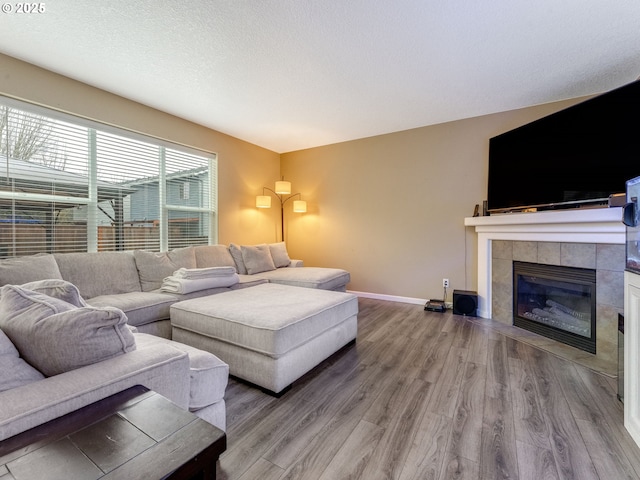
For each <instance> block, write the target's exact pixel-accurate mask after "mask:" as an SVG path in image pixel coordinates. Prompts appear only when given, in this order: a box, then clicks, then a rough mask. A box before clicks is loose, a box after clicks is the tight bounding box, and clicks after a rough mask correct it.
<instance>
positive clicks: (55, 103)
mask: <svg viewBox="0 0 640 480" xmlns="http://www.w3.org/2000/svg"><path fill="white" fill-rule="evenodd" d="M0 94H1V95H7V96H10V97H14V98H18V99H21V100H26V101H28V102H32V103H36V104H40V105H43V106H47V107H52V108H55V109H58V110H61V111H64V112H68V113H72V114H75V115H80V116H83V117H86V118H90V119H92V120H97V121H101V122H104V123H108V124H112V125H116V126H119V127H124V128H128V129H131V130H134V131H137V132H140V133H144V134H148V135H152V136H156V137H159V138H163V139H167V140H170V141H174V142H178V143H181V144H184V145H188V146H192V147H195V148H201V149H204V150H208V151H213V152H217V153H218V177H219V196H218V203H219V210H220V216H219V217H220V218H219V242H220V243H225V244H226V243H230V242H236V243H245V244H251V243H262V242H272V241H276V240H277V239H279V234H280V223H279V208H271V209H270V210H257V209H256V208H255V195H256V194H258V193H259V192H260V191H261V188H262V186H269V187H271V186H273V182H274V181H275V180H277V179H278V178H279V177H280V176H281V175H284V176H285V177H286V179H287V180H290V181H292V183H293V189H294V192H300V193H301V194H302V197H303V199H304V200H307V202H308V213H305V214H293V213H292V212H291V210H290V209H291V202H289V203H288V204H287V212H286V220H285V224H286V226H287V231H286V240H287V244H288V248H289V252H290V254H291V256H292V257H295V258H302V259H304V261H305V264H306V265H310V266H313V265H316V266H335V267H341V268H346V269H348V270H350V271H351V274H352V282H351V284H350V285H349V288H350V289H351V290H356V291H364V292H370V293H376V294H383V295H394V296H401V297H414V298H439V297H441V295H442V278H443V277H447V278H449V279H450V281H451V288H452V289H474V288H475V285H476V258H475V235H474V234H473V232H472V231H471V230H470V229H465V227H464V226H463V219H464V217H466V216H470V215H471V214H472V213H473V207H474V205H475V204H476V203H478V204H482V201H483V200H484V199H485V198H486V183H487V178H486V171H487V165H486V162H487V152H488V139H489V138H490V137H491V136H494V135H496V134H499V133H501V132H504V131H506V130H509V129H511V128H513V127H516V126H518V125H521V124H523V123H526V122H528V121H531V120H533V119H535V118H538V117H541V116H544V115H547V114H549V113H551V112H553V111H556V110H558V109H560V108H563V107H565V106H568V105H570V104H572V103H575V101H570V102H563V103H558V104H552V105H544V106H540V107H533V108H528V109H523V110H518V111H513V112H506V113H500V114H495V115H488V116H485V117H479V118H473V119H469V120H462V121H458V122H451V123H446V124H442V125H436V126H431V127H424V128H418V129H414V130H408V131H404V132H398V133H392V134H388V135H381V136H377V137H372V138H366V139H362V140H356V141H352V142H345V143H341V144H335V145H329V146H325V147H319V148H314V149H309V150H303V151H299V152H291V153H287V154H283V155H282V156H280V155H278V154H277V153H274V152H271V151H269V150H266V149H263V148H260V147H257V146H255V145H252V144H250V143H247V142H244V141H241V140H238V139H236V138H233V137H230V136H228V135H225V134H223V133H220V132H217V131H215V130H211V129H209V128H205V127H203V126H200V125H197V124H194V123H191V122H189V121H187V120H184V119H181V118H178V117H175V116H172V115H169V114H166V113H163V112H160V111H158V110H155V109H153V108H150V107H147V106H144V105H141V104H138V103H136V102H133V101H130V100H127V99H124V98H122V97H119V96H117V95H113V94H111V93H108V92H105V91H103V90H100V89H97V88H94V87H90V86H88V85H85V84H83V83H80V82H77V81H74V80H71V79H69V78H67V77H63V76H60V75H57V74H55V73H52V72H49V71H46V70H43V69H40V68H38V67H35V66H33V65H30V64H27V63H24V62H21V61H19V60H16V59H14V58H11V57H8V56H5V55H2V54H0ZM274 206H275V203H274ZM448 299H449V300H450V294H449V298H448Z"/></svg>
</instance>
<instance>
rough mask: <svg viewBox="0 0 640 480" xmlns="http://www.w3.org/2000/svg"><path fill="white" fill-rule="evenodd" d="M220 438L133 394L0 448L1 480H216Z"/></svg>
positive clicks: (154, 398) (143, 393)
mask: <svg viewBox="0 0 640 480" xmlns="http://www.w3.org/2000/svg"><path fill="white" fill-rule="evenodd" d="M226 441H227V440H226V435H225V433H224V432H223V431H222V430H220V429H218V428H216V427H214V426H213V425H211V424H209V423H207V422H205V421H204V420H202V419H200V418H198V417H196V416H195V415H193V414H192V413H190V412H188V411H185V410H182V409H181V408H179V407H177V406H176V405H174V404H173V403H171V402H170V401H169V400H167V399H166V398H164V397H163V396H162V395H159V394H157V393H155V392H152V391H149V390H147V389H146V388H144V387H141V386H136V387H132V388H129V389H128V390H125V391H123V392H120V393H117V394H115V395H113V396H111V397H108V398H105V399H103V400H100V401H99V402H96V403H93V404H91V405H88V406H86V407H84V408H81V409H80V410H76V411H75V412H72V413H69V414H68V415H65V416H63V417H60V418H57V419H55V420H52V421H50V422H47V423H45V424H43V425H40V426H38V427H35V428H33V429H31V430H28V431H26V432H23V433H21V434H18V435H16V436H14V437H11V438H9V439H7V440H4V441H2V442H0V478H2V479H3V480H4V479H5V477H4V476H3V475H6V478H7V480H9V479H15V480H36V479H38V480H46V479H63V478H64V479H74V480H95V479H99V478H100V479H111V480H115V479H122V480H132V479H138V478H139V479H144V480H155V479H165V478H171V479H192V478H197V479H214V480H215V478H216V462H217V460H218V457H219V456H220V454H221V453H222V452H224V451H225V449H226Z"/></svg>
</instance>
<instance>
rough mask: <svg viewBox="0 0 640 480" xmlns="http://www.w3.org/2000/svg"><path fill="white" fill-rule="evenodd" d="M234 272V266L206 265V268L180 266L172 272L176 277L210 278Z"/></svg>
mask: <svg viewBox="0 0 640 480" xmlns="http://www.w3.org/2000/svg"><path fill="white" fill-rule="evenodd" d="M234 273H236V269H235V267H206V268H180V269H178V270H176V271H175V272H173V275H172V276H173V277H176V278H188V279H197V278H210V277H226V276H228V275H232V274H234Z"/></svg>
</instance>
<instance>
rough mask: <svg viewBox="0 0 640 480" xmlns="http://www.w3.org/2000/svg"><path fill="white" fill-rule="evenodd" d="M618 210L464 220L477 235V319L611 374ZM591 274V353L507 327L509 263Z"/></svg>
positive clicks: (619, 303) (620, 252) (621, 253)
mask: <svg viewBox="0 0 640 480" xmlns="http://www.w3.org/2000/svg"><path fill="white" fill-rule="evenodd" d="M621 218H622V213H621V209H620V208H611V209H607V208H601V209H587V210H570V211H549V212H537V213H519V214H507V215H497V216H489V217H474V218H467V219H465V225H467V226H473V227H475V230H476V233H477V234H478V296H479V315H480V316H481V317H484V318H487V319H490V323H491V324H492V325H493V326H494V327H496V328H498V329H500V330H502V331H503V332H504V333H506V334H507V335H511V336H514V337H518V338H519V339H521V340H523V341H527V342H528V343H531V344H535V345H537V346H539V347H540V348H544V349H545V350H548V351H550V352H552V353H555V354H558V355H561V356H563V357H565V358H571V359H572V360H574V361H578V362H580V363H582V364H584V365H586V366H589V367H592V368H594V369H596V370H598V371H601V372H603V373H607V374H611V375H615V374H616V371H617V361H618V357H617V355H618V351H617V348H618V339H617V335H618V313H622V312H623V309H624V266H625V246H624V242H625V230H624V226H623V224H622V223H621ZM514 260H516V261H523V262H532V263H542V264H548V265H562V266H570V267H581V268H592V269H595V270H596V354H595V355H593V354H590V353H587V352H583V351H581V350H579V349H576V348H574V347H570V346H567V345H564V344H561V343H559V342H556V341H554V340H551V339H547V338H545V337H541V336H540V335H537V334H534V333H531V332H527V331H526V330H523V329H520V328H518V327H514V326H513V261H514Z"/></svg>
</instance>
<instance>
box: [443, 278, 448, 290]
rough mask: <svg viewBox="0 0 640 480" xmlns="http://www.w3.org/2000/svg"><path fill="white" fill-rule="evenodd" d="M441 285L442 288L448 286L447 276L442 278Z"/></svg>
mask: <svg viewBox="0 0 640 480" xmlns="http://www.w3.org/2000/svg"><path fill="white" fill-rule="evenodd" d="M442 286H443V287H444V288H449V279H448V278H443V279H442Z"/></svg>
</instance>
